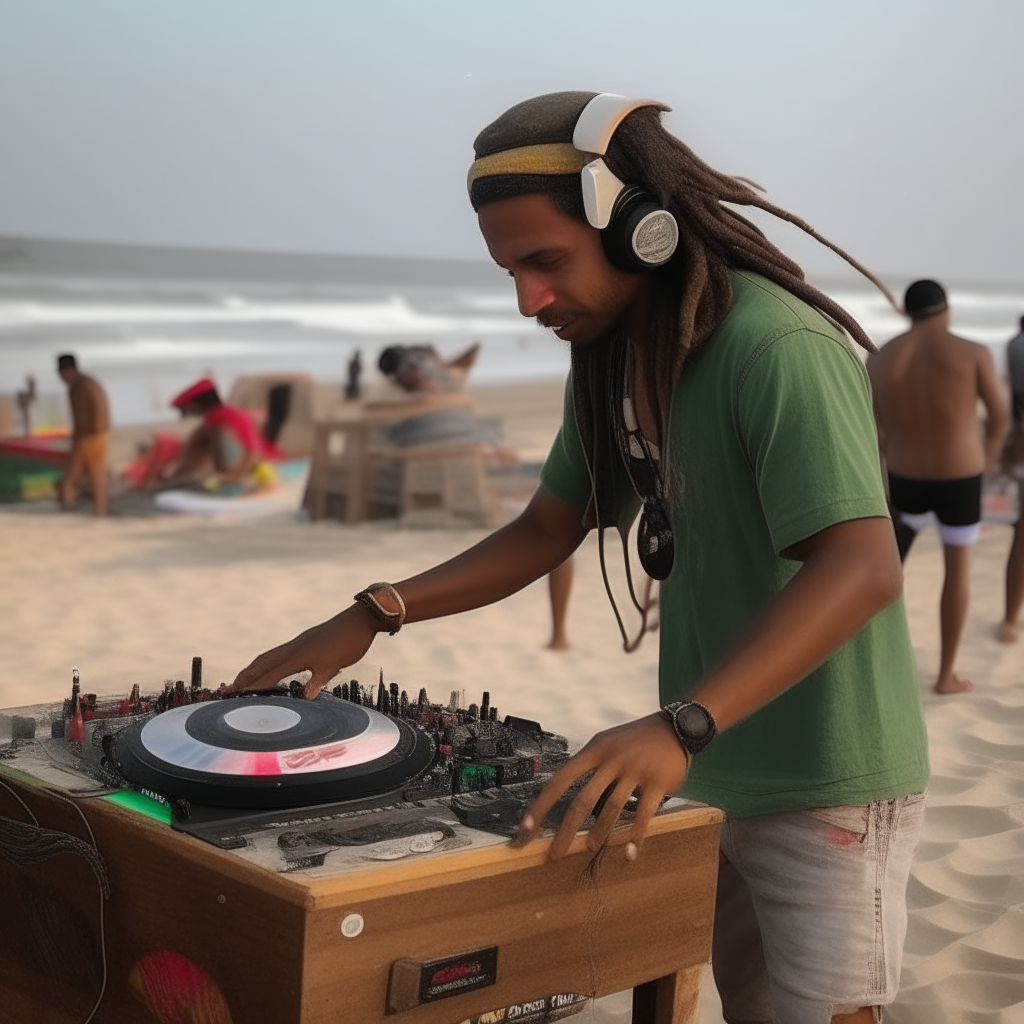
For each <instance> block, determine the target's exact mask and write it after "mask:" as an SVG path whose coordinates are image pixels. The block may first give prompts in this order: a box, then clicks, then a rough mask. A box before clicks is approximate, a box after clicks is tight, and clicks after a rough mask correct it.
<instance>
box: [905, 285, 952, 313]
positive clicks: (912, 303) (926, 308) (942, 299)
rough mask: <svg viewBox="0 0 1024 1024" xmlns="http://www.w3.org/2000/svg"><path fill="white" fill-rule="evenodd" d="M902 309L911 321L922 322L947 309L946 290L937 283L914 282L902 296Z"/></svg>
mask: <svg viewBox="0 0 1024 1024" xmlns="http://www.w3.org/2000/svg"><path fill="white" fill-rule="evenodd" d="M903 308H904V309H905V310H906V311H907V316H909V317H910V319H911V320H923V319H924V318H925V317H928V316H935V314H936V313H943V312H945V310H947V309H948V308H949V304H948V303H947V302H946V290H945V289H944V288H943V287H942V285H941V284H939V282H938V281H929V280H924V281H915V282H914V283H913V284H912V285H911V286H910V287H909V288H908V289H907V291H906V294H905V295H904V296H903Z"/></svg>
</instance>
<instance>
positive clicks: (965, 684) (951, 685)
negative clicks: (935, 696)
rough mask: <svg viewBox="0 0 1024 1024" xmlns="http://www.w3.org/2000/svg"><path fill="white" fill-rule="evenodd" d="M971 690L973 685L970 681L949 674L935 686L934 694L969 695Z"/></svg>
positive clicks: (951, 673)
mask: <svg viewBox="0 0 1024 1024" xmlns="http://www.w3.org/2000/svg"><path fill="white" fill-rule="evenodd" d="M973 689H974V683H972V682H971V681H970V679H964V678H963V677H962V676H958V675H957V674H956V673H955V672H950V673H949V675H948V676H945V677H944V678H940V679H939V681H938V682H937V683H936V684H935V692H936V693H970V692H971V690H973Z"/></svg>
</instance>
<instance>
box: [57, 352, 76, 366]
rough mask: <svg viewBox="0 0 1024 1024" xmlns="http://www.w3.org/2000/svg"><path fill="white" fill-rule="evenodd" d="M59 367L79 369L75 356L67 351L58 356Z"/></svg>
mask: <svg viewBox="0 0 1024 1024" xmlns="http://www.w3.org/2000/svg"><path fill="white" fill-rule="evenodd" d="M57 369H58V370H77V369H78V363H77V362H75V357H74V356H73V355H71V353H70V352H65V353H64V354H63V355H60V356H57Z"/></svg>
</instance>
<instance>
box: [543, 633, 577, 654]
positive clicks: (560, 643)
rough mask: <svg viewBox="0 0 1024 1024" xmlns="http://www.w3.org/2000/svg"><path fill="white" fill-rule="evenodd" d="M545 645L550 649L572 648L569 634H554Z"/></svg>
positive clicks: (563, 649) (562, 649) (564, 649)
mask: <svg viewBox="0 0 1024 1024" xmlns="http://www.w3.org/2000/svg"><path fill="white" fill-rule="evenodd" d="M545 647H546V649H547V650H549V651H568V650H570V649H571V648H572V644H571V643H569V638H568V637H567V636H553V637H552V638H551V640H550V641H549V642H548V643H547V644H546V645H545Z"/></svg>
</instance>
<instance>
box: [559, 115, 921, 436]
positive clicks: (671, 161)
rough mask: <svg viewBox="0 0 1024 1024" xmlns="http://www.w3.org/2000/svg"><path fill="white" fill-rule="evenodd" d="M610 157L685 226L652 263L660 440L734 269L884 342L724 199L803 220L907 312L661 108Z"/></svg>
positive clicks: (651, 381)
mask: <svg viewBox="0 0 1024 1024" xmlns="http://www.w3.org/2000/svg"><path fill="white" fill-rule="evenodd" d="M662 109H664V108H662ZM605 162H606V163H607V164H608V166H609V167H610V168H611V169H612V171H614V173H615V174H616V175H617V176H618V177H619V178H620V179H621V180H622V181H625V182H627V183H628V184H630V185H640V186H642V187H643V188H645V189H646V190H647V191H648V192H650V193H652V194H653V195H654V196H655V197H656V198H657V199H658V201H659V202H660V203H661V204H662V206H663V207H664V208H665V209H667V210H669V211H670V212H671V213H672V214H673V215H674V216H675V218H676V220H677V221H678V222H679V227H680V238H679V248H678V249H677V251H676V254H675V255H674V256H673V258H672V259H671V260H670V261H669V262H668V263H667V264H666V265H665V266H664V267H661V268H658V269H657V270H654V271H652V289H651V310H650V318H649V321H648V332H647V337H646V344H645V346H644V359H645V366H644V378H645V380H646V381H647V387H648V400H649V401H650V403H651V408H652V409H653V410H654V411H655V414H656V421H657V423H658V429H659V437H658V442H659V443H661V442H662V441H663V440H664V437H663V434H664V431H665V429H666V426H667V416H668V409H669V403H670V400H671V396H672V391H673V389H674V386H675V382H676V381H677V380H678V378H679V374H680V372H681V371H682V369H683V367H684V366H685V364H686V363H687V362H688V361H689V360H690V359H691V358H692V357H693V355H694V354H695V353H696V352H697V351H698V350H699V349H700V347H701V346H702V345H703V344H704V342H705V341H707V339H708V338H709V337H710V335H711V334H712V333H713V332H714V331H715V329H716V328H717V327H718V326H719V325H720V324H721V323H722V321H723V320H724V319H725V318H726V316H727V315H728V312H729V310H730V308H731V306H732V284H731V283H730V280H729V271H730V270H750V271H753V272H755V273H757V274H761V275H762V276H764V277H766V278H768V279H769V280H770V281H774V282H775V283H776V284H777V285H779V286H780V287H781V288H784V289H786V291H789V292H791V293H792V294H793V295H796V296H797V297H798V298H800V299H803V301H804V302H806V303H807V304H808V305H810V306H813V307H814V308H815V309H817V310H818V312H819V313H821V314H822V315H823V316H825V318H826V319H828V320H829V321H831V322H832V323H833V324H834V325H836V326H838V327H840V328H842V329H844V330H845V331H846V333H847V334H848V335H849V336H850V337H851V338H852V339H853V340H854V341H855V342H857V344H859V345H860V346H861V347H862V348H864V349H866V350H867V351H868V352H875V351H877V349H876V348H875V345H874V343H873V342H872V341H871V339H870V337H868V335H867V334H866V333H865V331H864V329H863V328H862V327H861V326H860V324H858V323H857V321H856V320H855V319H854V318H853V317H852V316H851V315H850V314H849V313H848V312H847V311H846V310H845V309H843V307H842V306H840V305H839V304H838V303H837V302H835V301H834V300H832V299H830V298H829V297H828V296H827V295H825V294H824V293H823V292H821V291H820V290H819V289H817V288H815V287H814V286H813V285H811V284H809V283H808V282H807V280H806V279H805V276H804V272H803V270H802V269H801V267H800V266H799V264H797V263H796V262H795V261H794V260H792V259H790V258H789V257H788V256H786V255H785V253H783V252H782V251H781V250H780V249H779V248H778V247H777V246H775V245H774V244H773V243H772V242H770V241H769V240H768V238H767V237H766V236H765V234H764V232H763V231H761V229H760V228H758V227H757V226H756V225H755V224H753V223H752V222H751V221H749V220H748V219H747V218H746V217H744V216H742V215H741V214H739V213H737V212H736V211H735V210H732V209H730V208H729V206H727V205H724V204H730V205H732V206H748V207H754V208H756V209H759V210H763V211H764V212H766V213H769V214H771V215H773V216H774V217H777V218H779V219H780V220H784V221H787V222H788V223H790V224H793V225H794V226H795V227H798V228H799V229H800V230H801V231H803V232H805V233H806V234H808V235H810V236H811V237H812V238H814V239H815V240H817V241H818V242H820V243H821V244H822V245H824V246H826V247H827V248H828V249H831V250H832V252H834V253H836V255H838V256H840V257H841V258H842V259H844V260H845V261H846V262H847V263H848V264H849V265H850V266H851V267H853V268H854V269H855V270H857V271H858V272H859V273H861V274H862V275H864V277H866V278H867V279H868V280H869V281H871V283H872V284H874V285H875V286H876V287H877V288H879V289H880V290H881V291H882V293H883V294H884V295H885V297H886V298H887V299H888V300H889V302H890V304H891V305H892V307H893V308H894V309H895V310H896V311H897V312H902V310H901V307H900V305H899V304H898V303H897V301H896V299H895V298H894V297H893V295H892V293H891V292H890V291H889V289H888V288H887V287H886V286H885V284H884V283H883V282H882V281H880V280H879V279H878V278H877V277H876V276H875V275H874V274H873V273H871V271H870V270H868V269H867V268H866V267H864V266H863V265H862V264H861V263H859V262H858V261H857V260H855V259H854V258H853V257H852V256H850V255H849V254H848V253H847V252H845V251H844V250H843V249H841V248H840V247H839V246H837V245H836V244H835V243H833V242H831V241H829V240H828V239H827V238H825V237H824V236H822V235H821V234H819V233H818V232H817V231H815V229H814V228H813V227H811V225H810V224H808V223H807V222H806V221H804V220H803V219H801V218H800V217H797V216H796V215H795V214H792V213H790V212H788V211H787V210H784V209H782V208H780V207H778V206H776V205H775V204H774V203H771V202H769V201H768V200H767V199H766V198H765V197H764V195H763V189H761V187H760V186H759V185H757V184H756V183H754V182H752V181H749V180H748V179H746V178H740V177H734V176H731V175H728V174H723V173H722V172H721V171H716V170H715V169H714V168H713V167H710V166H709V165H708V164H706V163H705V162H704V161H703V160H701V159H700V157H698V156H697V155H696V154H695V153H694V152H693V150H691V149H690V148H689V146H687V145H686V144H685V143H683V142H682V141H681V140H679V139H677V138H676V137H675V136H673V135H672V134H670V133H669V132H668V131H667V130H666V129H665V128H664V126H663V125H662V123H661V110H660V109H659V108H656V107H642V108H640V109H639V110H636V111H634V112H633V113H632V114H630V115H629V116H628V117H627V118H626V119H625V120H624V121H623V122H622V124H621V125H620V126H619V128H618V129H617V130H616V132H615V135H614V136H613V137H612V141H611V144H610V146H609V149H608V153H607V155H606V156H605ZM559 205H560V206H562V204H559ZM563 208H564V207H563ZM573 351H574V353H575V349H574V350H573Z"/></svg>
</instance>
